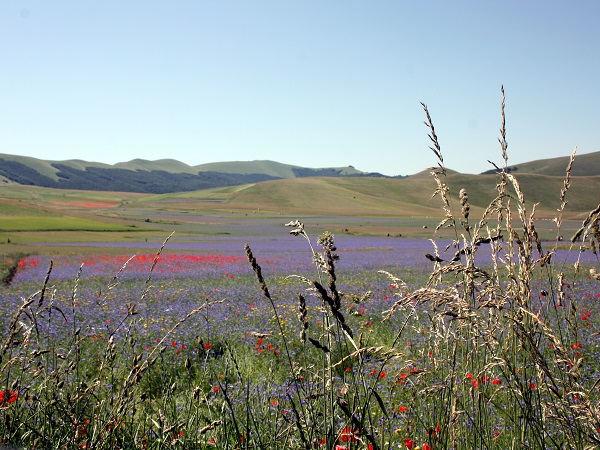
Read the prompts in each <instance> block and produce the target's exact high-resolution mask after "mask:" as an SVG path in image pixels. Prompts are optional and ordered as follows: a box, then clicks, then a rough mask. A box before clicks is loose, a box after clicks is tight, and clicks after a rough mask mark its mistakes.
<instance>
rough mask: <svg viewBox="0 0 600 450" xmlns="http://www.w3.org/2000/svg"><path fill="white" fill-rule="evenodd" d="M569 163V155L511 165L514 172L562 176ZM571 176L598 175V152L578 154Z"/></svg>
mask: <svg viewBox="0 0 600 450" xmlns="http://www.w3.org/2000/svg"><path fill="white" fill-rule="evenodd" d="M568 163H569V156H563V157H559V158H550V159H540V160H538V161H531V162H526V163H523V164H515V165H511V166H510V169H511V171H512V172H514V173H518V174H522V173H529V174H537V175H549V176H557V177H564V176H565V169H566V167H567V164H568ZM572 175H573V176H597V175H600V152H594V153H585V154H578V155H576V156H575V163H574V164H573V171H572Z"/></svg>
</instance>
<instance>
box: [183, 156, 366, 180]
mask: <svg viewBox="0 0 600 450" xmlns="http://www.w3.org/2000/svg"><path fill="white" fill-rule="evenodd" d="M195 168H196V169H198V170H201V171H214V172H222V173H241V174H251V173H262V174H266V175H270V176H273V177H278V178H295V177H296V175H294V172H293V171H292V169H294V168H300V166H292V165H289V164H282V163H278V162H275V161H267V160H263V161H231V162H217V163H208V164H201V165H199V166H195ZM338 169H340V170H341V171H342V173H343V174H358V173H361V172H360V171H359V170H356V169H353V168H352V167H339V168H338Z"/></svg>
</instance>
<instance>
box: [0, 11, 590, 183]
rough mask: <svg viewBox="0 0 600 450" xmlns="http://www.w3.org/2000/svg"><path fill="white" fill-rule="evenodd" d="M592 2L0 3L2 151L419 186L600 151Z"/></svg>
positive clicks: (65, 157)
mask: <svg viewBox="0 0 600 450" xmlns="http://www.w3.org/2000/svg"><path fill="white" fill-rule="evenodd" d="M599 19H600V2H599V1H597V0H587V1H585V0H574V1H566V0H565V1H554V0H498V1H491V0H474V1H464V0H438V1H434V0H414V1H402V0H368V1H367V0H277V1H275V0H240V1H235V0H218V1H217V0H194V1H191V0H172V1H166V0H163V1H153V0H143V1H142V0H85V1H81V0H70V1H67V0H52V1H48V0H38V1H33V0H18V1H16V0H2V2H0V64H1V66H0V67H1V68H2V69H1V70H0V153H7V154H12V155H22V156H31V157H35V158H40V159H47V160H55V161H62V160H68V159H83V160H87V161H94V162H103V163H107V164H115V163H117V162H126V161H130V160H132V159H136V158H141V159H146V160H159V159H165V158H172V159H177V160H179V161H181V162H184V163H186V164H189V165H192V166H193V165H199V164H204V163H209V162H222V161H252V160H273V161H277V162H280V163H285V164H293V165H298V166H303V167H315V168H316V167H344V166H348V165H352V166H354V167H355V168H356V169H359V170H362V171H365V172H380V173H383V174H385V175H411V174H414V173H417V172H420V171H422V170H425V169H427V168H428V167H431V166H434V165H436V164H437V160H436V157H435V155H434V154H433V152H431V150H430V149H429V145H430V142H429V139H428V137H427V134H428V129H427V127H426V126H425V125H424V123H423V121H424V120H425V114H424V112H423V108H422V106H421V102H423V103H425V104H426V105H427V107H428V108H429V111H430V113H431V117H432V119H433V123H434V125H435V130H436V133H437V135H438V138H439V142H440V145H441V149H442V155H443V157H444V164H445V166H446V167H448V168H450V169H454V170H459V171H461V172H464V173H480V172H482V171H485V170H488V169H491V168H492V166H491V164H490V163H489V162H488V161H493V162H495V163H496V164H498V165H501V162H502V161H501V151H500V145H499V143H498V137H499V135H500V131H499V129H500V125H501V114H500V104H501V98H502V95H501V86H504V89H505V92H506V128H507V141H508V158H509V161H508V162H509V165H510V164H518V163H522V162H527V161H532V160H536V159H544V158H553V157H560V156H568V155H570V154H571V152H572V151H573V149H574V148H575V147H576V146H577V147H578V153H590V152H596V151H600V131H599V130H600V126H599V125H600V123H599V122H600V120H599V118H600V108H599V105H600V84H599V81H598V80H600V27H599V26H598V20H599Z"/></svg>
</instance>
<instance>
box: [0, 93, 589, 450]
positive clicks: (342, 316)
mask: <svg viewBox="0 0 600 450" xmlns="http://www.w3.org/2000/svg"><path fill="white" fill-rule="evenodd" d="M423 106H424V110H425V113H426V116H427V121H426V122H425V124H426V125H427V127H428V128H429V132H430V134H429V138H430V141H431V145H432V147H431V149H432V150H433V152H434V154H435V155H436V157H437V160H438V161H437V162H438V165H437V167H434V168H432V169H431V175H432V176H433V178H434V180H435V182H436V185H437V188H436V190H435V192H434V196H435V197H437V198H438V199H439V200H440V201H441V208H442V211H443V215H442V219H441V221H440V223H439V224H438V226H437V227H436V230H435V231H434V232H432V238H434V237H435V239H432V240H429V241H428V240H417V239H401V238H398V237H390V236H389V235H388V236H387V237H364V236H356V235H350V234H344V235H341V236H337V237H336V236H333V235H332V234H330V233H328V232H325V233H323V234H321V235H320V236H312V235H311V234H310V232H308V231H307V229H308V228H305V225H304V224H303V223H302V222H300V221H297V220H296V221H292V222H289V223H288V224H286V226H288V227H291V230H290V229H289V228H288V229H283V227H279V228H278V227H276V226H275V225H274V224H271V225H269V224H262V225H264V226H260V227H258V228H253V227H252V226H248V227H246V228H244V227H245V225H248V223H245V222H244V221H243V220H241V221H239V223H237V224H235V226H236V227H237V231H235V232H233V231H232V229H231V228H230V229H228V232H229V233H230V234H228V235H212V236H199V235H195V236H193V237H190V238H189V240H187V241H183V242H182V241H176V240H173V242H171V241H170V237H169V238H167V239H166V240H165V241H164V242H154V243H153V242H148V243H141V244H139V245H137V248H142V249H144V251H143V252H138V254H136V255H129V254H127V252H126V251H123V252H122V253H121V254H120V255H119V254H115V251H114V249H115V248H123V249H126V248H129V245H131V243H117V242H115V243H110V242H108V241H107V242H97V243H93V242H92V243H88V242H86V245H87V244H89V245H90V246H93V247H96V249H95V250H101V249H102V247H107V248H108V247H110V250H111V251H110V252H109V251H108V249H107V251H106V254H105V255H103V254H102V252H101V251H100V252H94V253H95V255H94V256H90V255H81V256H80V257H79V258H77V257H73V256H70V257H68V258H67V257H54V258H52V259H50V258H49V257H47V256H43V255H37V256H26V257H23V258H21V259H18V258H15V259H14V261H13V263H14V262H16V263H17V264H16V265H15V264H13V263H11V264H6V266H7V267H8V268H9V269H10V270H9V272H10V277H9V278H10V283H9V285H8V286H6V285H5V286H2V287H1V288H0V299H1V301H0V326H1V328H2V332H3V334H2V336H3V339H2V341H0V358H1V359H0V368H1V369H0V384H1V385H2V387H1V388H0V444H2V445H10V446H16V447H17V448H19V447H23V448H32V449H49V448H60V449H62V448H65V449H103V450H104V449H171V448H172V449H212V448H216V449H236V450H237V449H240V450H241V449H244V450H250V449H269V450H271V449H293V450H295V449H304V450H310V449H323V450H325V449H326V450H359V449H368V450H380V449H386V450H388V449H409V450H411V449H412V450H441V449H452V450H462V449H468V450H472V449H486V450H487V449H498V450H505V449H544V450H546V449H581V450H587V449H596V448H600V388H599V387H600V364H599V363H598V361H599V360H600V345H599V336H600V321H599V315H600V311H599V307H598V305H599V302H600V274H599V273H598V265H599V258H598V250H599V249H600V205H598V207H596V208H595V209H593V210H592V211H590V212H589V214H587V216H586V217H585V218H583V220H582V221H581V226H580V227H579V228H578V229H577V230H576V232H575V233H574V235H573V236H572V237H571V239H570V240H569V241H563V239H562V233H563V232H564V230H563V228H562V224H563V212H564V210H565V208H566V205H567V200H566V199H567V194H568V191H569V188H570V185H571V178H570V175H571V168H572V164H573V160H574V157H575V152H574V153H573V154H572V156H571V159H570V162H569V165H568V167H567V169H566V177H565V180H564V184H563V189H562V190H561V192H560V196H559V198H560V206H559V208H558V209H557V210H556V217H554V218H553V219H551V221H547V222H546V224H545V225H549V224H551V225H550V226H551V227H554V229H553V231H555V232H556V234H555V235H556V238H555V239H554V240H552V241H546V242H542V241H541V239H540V236H539V235H538V231H537V228H536V227H537V225H538V222H537V218H536V214H535V212H536V205H535V204H534V205H533V206H531V205H529V204H528V203H527V201H526V200H525V196H524V194H523V193H522V192H521V187H520V185H519V182H518V181H517V179H516V178H515V177H514V176H513V175H512V174H511V173H510V171H508V170H507V169H506V168H507V167H508V166H507V156H506V146H507V143H506V139H505V137H506V130H505V127H504V98H503V101H502V128H501V138H500V144H501V148H502V158H503V164H502V169H499V168H498V174H497V176H498V183H497V185H496V191H497V192H496V198H495V199H494V200H493V201H492V202H491V203H490V205H489V206H488V207H487V208H485V210H484V211H482V212H481V215H480V217H478V218H477V219H473V217H470V204H469V193H468V192H467V190H466V189H465V188H461V189H460V191H458V204H457V205H458V206H453V204H454V203H455V202H456V199H452V198H451V195H450V189H449V187H448V185H447V183H446V181H447V178H446V169H445V167H444V162H443V158H442V155H441V150H440V146H439V143H438V138H437V136H436V134H435V131H434V128H433V123H432V121H431V117H430V115H429V111H428V110H427V107H426V106H425V105H423ZM455 210H457V212H455ZM265 220H266V219H265ZM254 223H255V224H256V222H254ZM273 223H275V220H273ZM255 226H256V225H255ZM442 228H444V233H443V234H444V235H445V236H446V235H449V236H452V237H451V238H449V239H448V240H447V241H443V240H442V239H439V238H437V237H436V236H438V234H437V231H438V230H440V229H442ZM288 231H289V234H288ZM290 234H291V236H290ZM440 234H442V233H440ZM247 244H249V245H247ZM57 245H69V243H64V242H61V243H57ZM73 245H74V246H75V245H77V244H76V243H73ZM120 246H121V247H120ZM146 249H147V250H148V251H145V250H146ZM15 268H16V272H15V271H14V270H13V269H15ZM5 279H7V278H6V277H5Z"/></svg>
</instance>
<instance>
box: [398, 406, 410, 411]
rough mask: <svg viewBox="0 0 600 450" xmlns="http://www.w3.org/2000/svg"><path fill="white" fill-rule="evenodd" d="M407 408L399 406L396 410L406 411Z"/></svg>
mask: <svg viewBox="0 0 600 450" xmlns="http://www.w3.org/2000/svg"><path fill="white" fill-rule="evenodd" d="M407 410H408V406H400V407H399V408H398V411H400V412H406V411H407Z"/></svg>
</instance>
